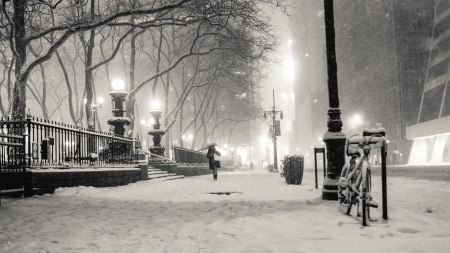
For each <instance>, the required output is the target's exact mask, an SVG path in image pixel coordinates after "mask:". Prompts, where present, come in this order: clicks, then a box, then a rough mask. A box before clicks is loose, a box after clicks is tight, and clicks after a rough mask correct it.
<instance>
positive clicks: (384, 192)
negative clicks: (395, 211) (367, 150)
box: [381, 143, 388, 220]
mask: <svg viewBox="0 0 450 253" xmlns="http://www.w3.org/2000/svg"><path fill="white" fill-rule="evenodd" d="M386 153H387V150H386V147H385V145H384V143H383V146H382V147H381V187H382V196H383V219H385V220H387V219H388V211H387V186H386Z"/></svg>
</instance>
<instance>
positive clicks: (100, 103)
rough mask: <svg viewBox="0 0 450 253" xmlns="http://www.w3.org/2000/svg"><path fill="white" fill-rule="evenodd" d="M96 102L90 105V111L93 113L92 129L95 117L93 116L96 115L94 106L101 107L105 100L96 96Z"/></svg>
mask: <svg viewBox="0 0 450 253" xmlns="http://www.w3.org/2000/svg"><path fill="white" fill-rule="evenodd" d="M97 102H98V104H92V105H91V107H92V113H93V114H94V130H95V121H96V118H95V115H96V111H95V108H96V107H102V104H103V102H105V100H104V99H103V98H102V97H99V98H97Z"/></svg>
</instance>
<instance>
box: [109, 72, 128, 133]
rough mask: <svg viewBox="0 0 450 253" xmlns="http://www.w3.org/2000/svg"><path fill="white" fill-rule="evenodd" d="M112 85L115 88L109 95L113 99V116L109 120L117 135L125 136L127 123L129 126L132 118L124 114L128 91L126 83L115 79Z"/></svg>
mask: <svg viewBox="0 0 450 253" xmlns="http://www.w3.org/2000/svg"><path fill="white" fill-rule="evenodd" d="M111 86H112V89H113V90H112V91H111V92H110V93H109V95H111V99H112V105H113V110H112V113H113V117H112V119H110V120H108V124H109V125H111V126H114V134H115V135H117V136H122V137H123V136H124V134H125V125H127V126H128V125H129V124H130V122H131V120H130V118H128V117H124V116H123V115H124V113H125V109H124V106H123V104H124V102H125V97H126V96H127V95H128V93H127V92H126V91H124V89H125V83H124V82H123V81H122V80H120V79H116V80H114V81H113V82H112V85H111Z"/></svg>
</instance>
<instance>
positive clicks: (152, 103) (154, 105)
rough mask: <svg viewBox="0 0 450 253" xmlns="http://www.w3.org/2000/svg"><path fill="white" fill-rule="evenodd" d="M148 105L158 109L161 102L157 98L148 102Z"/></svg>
mask: <svg viewBox="0 0 450 253" xmlns="http://www.w3.org/2000/svg"><path fill="white" fill-rule="evenodd" d="M150 107H151V108H152V109H153V110H159V109H160V108H161V103H160V102H159V101H158V100H154V101H152V102H151V103H150Z"/></svg>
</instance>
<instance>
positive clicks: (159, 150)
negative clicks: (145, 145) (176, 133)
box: [150, 146, 166, 156]
mask: <svg viewBox="0 0 450 253" xmlns="http://www.w3.org/2000/svg"><path fill="white" fill-rule="evenodd" d="M164 151H166V148H165V147H164V146H159V147H155V146H151V147H150V153H152V154H155V155H158V156H164Z"/></svg>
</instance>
